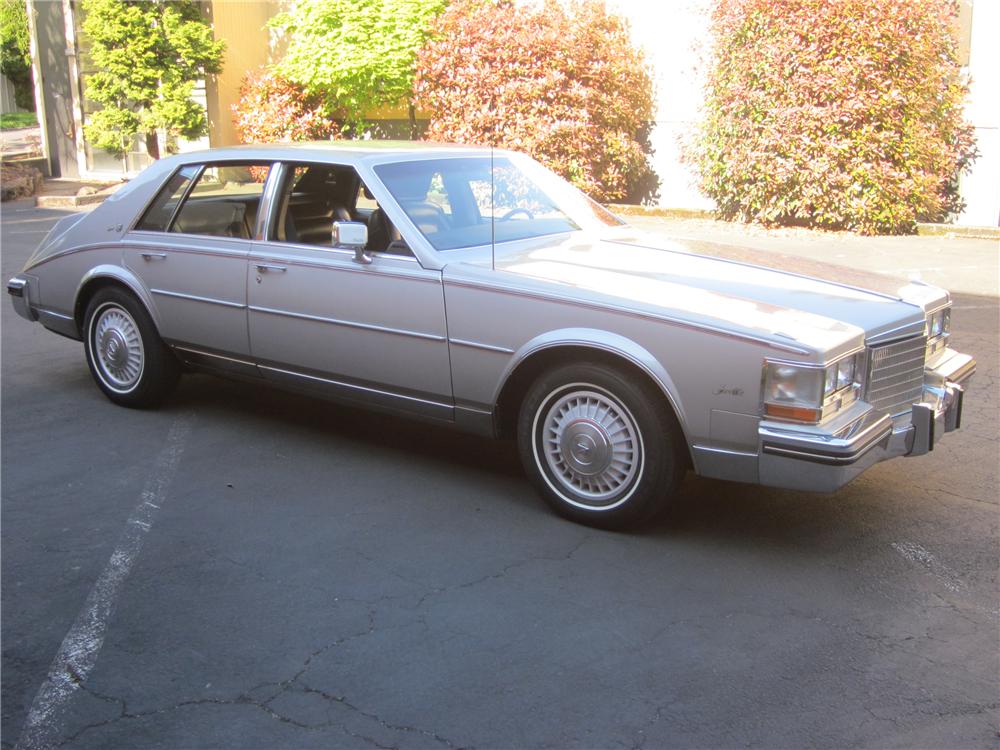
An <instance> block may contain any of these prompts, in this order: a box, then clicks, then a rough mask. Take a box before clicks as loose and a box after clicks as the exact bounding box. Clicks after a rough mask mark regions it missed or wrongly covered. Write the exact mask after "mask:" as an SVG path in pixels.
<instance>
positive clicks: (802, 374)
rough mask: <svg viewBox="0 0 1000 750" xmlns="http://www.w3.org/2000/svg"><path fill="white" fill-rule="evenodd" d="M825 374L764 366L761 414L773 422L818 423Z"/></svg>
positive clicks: (777, 365) (798, 367)
mask: <svg viewBox="0 0 1000 750" xmlns="http://www.w3.org/2000/svg"><path fill="white" fill-rule="evenodd" d="M825 374H826V371H825V370H824V369H822V368H819V367H804V366H801V365H790V364H785V363H782V362H768V363H767V365H766V368H765V371H764V414H765V415H766V416H769V417H775V418H777V419H792V420H795V421H798V422H818V421H819V420H820V417H821V416H822V411H821V408H820V407H821V405H822V401H823V389H824V386H825Z"/></svg>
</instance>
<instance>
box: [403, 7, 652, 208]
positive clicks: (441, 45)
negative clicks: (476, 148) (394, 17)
mask: <svg viewBox="0 0 1000 750" xmlns="http://www.w3.org/2000/svg"><path fill="white" fill-rule="evenodd" d="M431 34H432V36H431V41H429V42H428V43H427V45H425V47H424V48H423V49H422V50H421V51H420V52H419V53H418V54H417V72H416V80H415V84H414V93H415V98H416V102H417V104H418V106H420V107H421V108H424V109H427V110H429V111H430V113H431V120H430V126H429V128H428V130H427V135H426V137H427V138H428V139H431V140H439V141H452V142H457V143H470V144H489V145H495V146H503V147H507V148H512V149H517V150H520V151H524V152H527V153H529V154H531V155H532V156H533V157H535V158H536V159H538V160H539V161H541V162H542V163H544V164H546V165H547V166H549V167H550V168H552V169H553V170H555V171H556V172H558V173H560V174H562V175H563V176H564V177H566V178H568V179H569V180H571V181H572V182H573V183H574V184H576V185H577V186H578V187H580V188H581V189H582V190H584V191H585V192H586V193H588V194H589V195H591V196H592V197H594V198H595V199H597V200H601V201H621V200H635V201H639V200H642V199H645V198H649V197H651V196H652V195H653V193H654V192H655V190H656V187H657V184H658V183H657V180H656V177H655V175H654V173H653V172H652V170H651V168H650V166H649V161H648V158H647V157H648V154H649V152H650V147H649V143H648V141H647V139H646V132H647V129H648V127H649V125H650V122H651V120H652V119H653V85H652V81H651V79H650V77H649V74H648V73H647V71H646V65H645V60H644V57H643V54H642V52H641V50H639V49H637V48H636V47H634V46H633V45H632V43H631V40H630V38H629V29H628V25H627V24H626V22H625V21H624V20H623V19H622V18H621V17H619V16H616V15H613V14H611V13H608V11H607V9H606V8H605V6H604V3H603V2H600V1H599V0H582V1H581V2H573V3H560V2H557V0H547V1H546V2H544V3H543V4H542V5H540V6H534V7H530V6H529V7H525V6H520V5H518V6H515V5H514V4H513V3H512V2H509V0H458V1H457V2H454V3H453V4H451V5H450V6H449V7H448V9H447V10H446V11H445V12H444V13H443V14H442V15H441V16H440V17H439V18H438V19H437V21H436V22H435V24H434V26H433V27H432V29H431Z"/></svg>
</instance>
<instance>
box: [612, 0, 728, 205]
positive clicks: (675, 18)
mask: <svg viewBox="0 0 1000 750" xmlns="http://www.w3.org/2000/svg"><path fill="white" fill-rule="evenodd" d="M710 6H711V2H710V0H673V1H672V2H663V3H650V2H648V0H608V8H609V9H611V10H613V11H614V12H616V13H618V14H620V15H622V16H624V17H625V18H627V19H628V20H629V23H630V25H631V32H632V40H633V42H634V43H635V44H636V45H638V46H640V47H642V49H643V51H644V52H645V54H646V60H647V61H648V63H649V66H650V73H651V74H652V77H653V84H654V86H655V87H656V121H655V123H654V126H653V129H652V131H651V133H650V141H651V143H652V146H653V158H652V164H653V170H654V171H655V172H656V174H657V176H659V178H660V192H659V200H658V203H659V205H661V206H665V207H669V208H696V209H711V208H712V207H713V205H714V204H713V203H712V201H711V200H710V199H708V198H706V197H705V196H703V195H701V193H699V192H698V190H697V188H696V187H695V185H696V182H697V178H696V177H695V174H694V172H692V171H691V169H689V168H688V166H687V165H686V164H684V163H683V162H682V161H681V142H682V139H683V138H685V137H687V134H688V133H690V132H691V129H692V127H693V126H694V124H695V123H696V122H697V121H698V107H699V104H700V102H701V99H702V83H703V80H704V79H703V77H702V74H701V73H700V70H699V55H700V46H701V45H702V43H703V42H704V40H705V39H706V35H707V29H708V9H709V7H710Z"/></svg>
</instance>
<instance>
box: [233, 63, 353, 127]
mask: <svg viewBox="0 0 1000 750" xmlns="http://www.w3.org/2000/svg"><path fill="white" fill-rule="evenodd" d="M233 124H234V125H235V126H236V134H237V135H238V136H239V139H240V140H241V141H242V142H243V143H271V142H275V141H309V140H322V139H326V138H333V137H335V136H336V135H337V134H338V133H339V131H340V129H339V127H338V126H337V123H335V122H334V121H333V120H331V119H330V118H329V117H327V116H326V114H325V111H324V107H323V102H322V100H321V99H320V98H319V97H317V96H307V95H306V94H305V93H304V92H303V91H302V88H301V87H300V86H296V85H295V84H293V83H289V82H288V81H286V80H285V79H284V78H282V77H281V76H279V75H277V74H276V73H272V72H268V71H266V70H260V71H257V72H256V73H247V74H246V75H245V76H244V77H243V82H242V84H241V86H240V99H239V102H237V103H236V104H234V105H233Z"/></svg>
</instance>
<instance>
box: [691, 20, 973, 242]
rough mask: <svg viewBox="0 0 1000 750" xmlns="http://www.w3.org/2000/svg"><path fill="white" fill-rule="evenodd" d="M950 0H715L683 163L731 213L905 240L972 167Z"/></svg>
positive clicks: (946, 205) (954, 196) (948, 202)
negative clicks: (698, 114)
mask: <svg viewBox="0 0 1000 750" xmlns="http://www.w3.org/2000/svg"><path fill="white" fill-rule="evenodd" d="M956 12H957V11H956V3H955V2H954V0H717V2H716V5H715V6H714V10H713V13H712V29H711V30H712V41H713V48H712V58H711V67H710V69H709V70H708V77H707V87H706V101H705V105H704V119H703V121H702V123H701V126H700V129H699V131H698V133H697V137H696V139H694V140H693V141H692V143H691V144H690V146H689V148H688V151H687V156H688V159H689V160H690V162H691V163H692V164H693V165H694V167H695V169H696V170H697V172H698V174H699V175H700V178H701V188H702V190H703V191H704V192H705V193H706V194H707V195H708V196H710V197H711V198H713V199H714V200H715V201H716V205H717V208H718V211H719V213H720V214H721V215H722V216H723V217H725V218H735V219H741V220H744V221H759V222H763V223H769V224H773V223H780V224H806V225H811V226H818V227H826V228H835V229H841V228H845V229H852V230H856V231H859V232H863V233H868V234H871V233H900V232H909V231H912V230H913V229H914V226H915V224H916V222H918V221H941V220H944V219H945V218H946V217H947V216H948V215H949V214H951V213H954V212H956V211H959V210H960V209H961V200H960V198H959V195H958V188H957V180H958V176H959V174H960V173H961V172H962V170H964V169H967V168H968V166H969V165H970V164H971V162H972V160H973V159H974V158H975V154H976V149H975V145H974V141H973V133H972V128H971V126H969V125H968V124H967V123H966V122H965V121H964V119H963V115H962V107H963V101H964V98H965V95H966V93H967V86H966V82H965V81H964V79H963V76H962V74H961V70H960V67H959V63H958V60H957V56H956V40H955V14H956Z"/></svg>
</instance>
